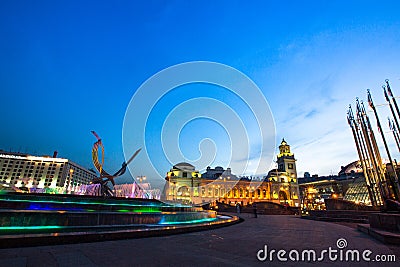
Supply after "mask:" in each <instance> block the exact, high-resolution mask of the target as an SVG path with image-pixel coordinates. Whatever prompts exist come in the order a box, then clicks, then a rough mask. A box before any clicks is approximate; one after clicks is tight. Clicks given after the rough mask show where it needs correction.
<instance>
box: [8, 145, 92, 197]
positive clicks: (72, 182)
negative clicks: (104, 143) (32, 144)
mask: <svg viewBox="0 0 400 267" xmlns="http://www.w3.org/2000/svg"><path fill="white" fill-rule="evenodd" d="M95 177H96V173H94V172H92V171H89V170H87V169H85V168H83V167H81V166H79V165H78V164H76V163H73V162H71V161H69V160H68V159H63V158H57V157H56V153H55V155H54V156H53V157H49V156H45V157H38V156H31V155H27V154H22V153H9V152H5V151H0V183H1V184H2V185H3V187H4V186H9V187H11V188H15V189H24V190H26V191H27V190H29V191H32V192H35V191H36V190H39V191H40V189H49V191H51V189H52V190H53V191H54V192H55V193H63V192H68V193H69V192H71V191H74V189H75V188H76V187H78V186H80V185H85V184H89V182H90V181H91V180H92V179H93V178H95Z"/></svg>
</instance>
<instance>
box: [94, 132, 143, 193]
mask: <svg viewBox="0 0 400 267" xmlns="http://www.w3.org/2000/svg"><path fill="white" fill-rule="evenodd" d="M92 134H93V135H94V136H95V137H96V139H97V141H96V142H95V143H94V144H93V148H92V160H93V165H94V166H95V168H96V169H97V171H98V172H99V173H100V176H99V177H97V178H95V179H93V180H92V181H91V183H92V184H100V185H101V188H100V194H101V195H102V196H114V193H113V190H112V189H111V188H110V187H109V186H108V182H111V184H112V185H113V186H114V185H115V181H114V179H115V178H116V177H118V176H121V175H123V174H124V173H125V171H126V167H127V166H128V164H129V163H131V162H132V160H133V159H134V158H135V157H136V156H137V155H138V154H139V152H140V150H141V148H139V149H138V150H136V152H135V153H134V154H133V155H132V157H130V158H129V160H128V161H127V162H124V163H122V167H121V169H119V170H118V171H117V172H116V173H114V174H110V173H108V172H106V171H105V170H104V169H103V165H104V146H103V143H102V141H101V138H100V137H99V135H98V134H96V132H95V131H92ZM99 148H100V149H101V162H100V161H99Z"/></svg>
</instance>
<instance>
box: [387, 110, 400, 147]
mask: <svg viewBox="0 0 400 267" xmlns="http://www.w3.org/2000/svg"><path fill="white" fill-rule="evenodd" d="M388 121H389V129H390V130H391V131H392V132H393V137H394V140H395V141H396V145H397V149H398V150H399V152H400V143H399V136H398V134H397V132H396V126H395V125H394V122H393V120H392V121H390V118H388Z"/></svg>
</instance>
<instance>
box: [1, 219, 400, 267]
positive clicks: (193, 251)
mask: <svg viewBox="0 0 400 267" xmlns="http://www.w3.org/2000/svg"><path fill="white" fill-rule="evenodd" d="M243 216H244V219H245V221H244V222H243V223H240V224H236V225H233V226H229V227H223V228H219V229H214V230H209V231H201V232H194V233H187V234H180V235H172V236H164V237H151V238H141V239H130V240H118V241H106V242H97V243H81V244H72V245H59V246H42V247H28V248H14V249H0V266H11V267H18V266H307V265H310V266H311V265H312V266H399V262H400V257H399V256H400V253H399V252H400V247H394V246H391V247H388V246H386V245H384V244H382V243H379V242H378V241H375V240H374V239H371V238H370V237H369V236H367V235H365V234H363V233H361V232H358V231H357V230H356V229H354V228H352V227H348V226H345V225H340V224H335V223H329V222H321V221H312V220H304V219H301V218H299V217H296V216H289V215H288V216H286V215H259V216H258V218H252V217H251V215H249V214H244V215H243ZM339 238H345V239H346V241H347V247H346V248H344V249H343V251H346V249H358V250H359V251H360V253H362V251H364V250H365V249H369V250H371V251H372V252H373V254H372V255H371V256H370V258H374V257H375V255H377V254H385V255H389V254H396V255H397V258H396V263H382V262H365V261H362V260H361V261H360V262H343V261H342V262H338V261H337V262H332V261H329V259H328V256H327V255H325V260H324V261H323V262H313V263H307V262H293V261H290V260H289V261H288V262H280V261H278V260H277V257H276V253H275V254H274V260H273V261H272V262H270V261H268V260H266V261H264V262H261V261H259V260H257V252H258V251H259V250H260V249H263V248H264V245H267V246H268V250H269V251H270V250H272V249H275V250H276V251H278V250H279V249H285V250H286V251H287V254H286V257H288V253H289V251H290V250H292V249H297V250H299V251H300V253H301V252H302V250H304V249H314V250H316V251H317V253H318V254H317V255H318V256H319V255H320V252H321V251H322V250H323V249H328V248H329V247H332V249H337V246H336V241H337V240H338V239H339ZM293 255H294V254H293ZM318 256H317V257H318Z"/></svg>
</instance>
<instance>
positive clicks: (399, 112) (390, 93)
mask: <svg viewBox="0 0 400 267" xmlns="http://www.w3.org/2000/svg"><path fill="white" fill-rule="evenodd" d="M385 82H386V88H387V90H388V93H389V95H390V97H391V98H392V101H393V104H394V107H395V108H396V111H397V115H398V116H399V118H400V111H399V107H398V106H397V102H396V99H395V98H394V95H393V93H392V89H391V88H390V85H389V80H388V79H386V80H385ZM394 117H396V116H394ZM397 128H398V129H400V127H399V126H397Z"/></svg>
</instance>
